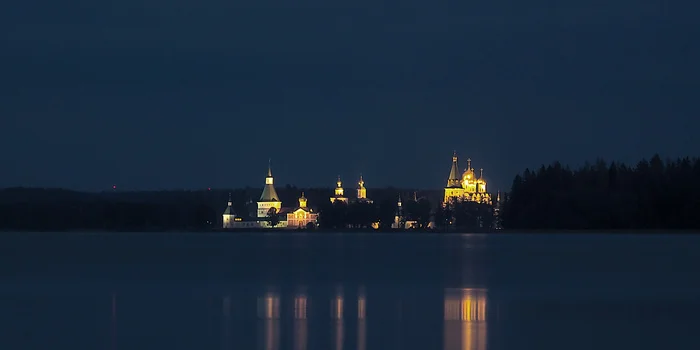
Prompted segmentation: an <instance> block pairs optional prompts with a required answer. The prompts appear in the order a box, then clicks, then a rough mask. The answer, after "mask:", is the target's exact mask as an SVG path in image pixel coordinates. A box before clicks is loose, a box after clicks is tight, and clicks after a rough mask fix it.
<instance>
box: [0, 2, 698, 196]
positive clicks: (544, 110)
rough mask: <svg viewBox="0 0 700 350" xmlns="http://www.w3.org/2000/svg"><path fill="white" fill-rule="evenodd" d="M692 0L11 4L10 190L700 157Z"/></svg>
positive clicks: (397, 177) (6, 166)
mask: <svg viewBox="0 0 700 350" xmlns="http://www.w3.org/2000/svg"><path fill="white" fill-rule="evenodd" d="M694 3H695V2H691V1H687V2H686V3H685V4H684V3H683V2H681V1H666V0H619V1H614V0H612V1H611V0H567V1H555V0H533V1H522V0H489V1H449V2H445V1H439V0H401V1H391V2H389V1H380V0H354V1H329V0H295V1H281V0H279V1H274V0H242V1H241V0H231V1H223V0H197V1H195V0H168V1H164V0H141V1H137V0H119V1H109V0H105V1H88V0H83V1H73V0H67V1H56V0H22V1H11V2H8V3H3V4H2V5H0V40H1V41H0V44H2V49H1V53H0V164H2V167H1V168H0V187H5V186H20V185H21V186H42V187H66V188H71V189H77V190H91V191H95V190H106V189H108V188H111V186H112V184H117V186H119V188H123V189H182V188H187V189H198V188H207V187H213V188H231V187H243V186H246V185H250V186H262V185H263V183H264V176H265V172H266V167H267V163H268V158H272V168H273V173H274V175H275V178H276V184H278V185H284V184H287V183H289V184H296V185H298V186H333V184H334V181H335V178H336V176H337V175H338V174H340V175H342V176H343V177H344V179H345V180H346V181H347V182H348V186H354V185H351V184H350V182H352V183H353V184H354V182H356V178H357V176H358V175H359V174H360V173H363V175H364V178H365V181H366V183H367V187H368V188H370V189H371V187H376V186H387V185H395V186H400V187H411V188H415V187H419V188H441V187H442V186H444V185H445V182H446V179H447V175H448V173H449V169H450V161H451V155H452V151H453V150H457V152H458V153H459V155H460V156H461V166H462V167H465V166H466V158H467V157H471V158H472V159H473V165H474V166H475V167H476V168H481V167H483V168H484V169H485V171H484V174H485V175H486V177H487V180H489V181H490V190H492V191H495V190H497V189H501V190H503V189H506V188H507V187H509V186H510V183H511V181H512V178H513V176H514V175H515V174H516V173H517V172H520V171H522V170H523V169H524V168H526V167H531V168H532V167H538V166H539V165H540V164H542V163H550V162H551V161H554V160H560V161H562V162H563V163H568V164H570V165H572V166H576V165H579V164H581V163H582V162H583V161H584V160H595V158H596V157H598V156H602V157H604V158H606V159H609V160H621V161H626V162H636V161H637V160H639V159H640V158H642V157H650V156H651V155H652V154H654V153H657V152H658V153H659V154H661V155H662V156H663V157H676V156H685V155H689V156H694V155H698V150H700V141H699V140H698V139H697V138H696V137H695V136H696V135H697V133H698V130H699V128H700V121H698V116H699V113H698V112H699V111H700V108H699V107H698V102H696V101H694V99H693V97H696V98H697V97H698V92H699V91H700V86H699V85H700V84H699V83H698V82H699V81H700V80H699V79H700V74H699V73H700V69H699V68H698V62H700V45H699V44H698V40H699V39H698V38H700V25H698V24H697V22H698V21H699V20H698V17H697V13H698V10H700V5H698V4H694Z"/></svg>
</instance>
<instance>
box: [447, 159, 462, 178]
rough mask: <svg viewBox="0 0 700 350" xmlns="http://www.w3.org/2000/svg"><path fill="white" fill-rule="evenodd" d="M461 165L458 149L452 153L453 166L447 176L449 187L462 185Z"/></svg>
mask: <svg viewBox="0 0 700 350" xmlns="http://www.w3.org/2000/svg"><path fill="white" fill-rule="evenodd" d="M460 181H461V179H460V176H459V166H458V165H457V151H454V153H453V154H452V167H451V168H450V176H449V177H448V178H447V187H460Z"/></svg>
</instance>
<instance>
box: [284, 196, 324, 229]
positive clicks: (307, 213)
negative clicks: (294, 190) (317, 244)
mask: <svg viewBox="0 0 700 350" xmlns="http://www.w3.org/2000/svg"><path fill="white" fill-rule="evenodd" d="M309 224H311V225H313V227H316V226H317V225H318V213H315V212H314V211H313V209H310V208H308V207H307V206H306V197H304V192H302V193H301V197H299V206H298V207H297V208H296V209H294V210H293V211H290V212H289V213H287V227H288V228H306V227H307V226H308V225H309Z"/></svg>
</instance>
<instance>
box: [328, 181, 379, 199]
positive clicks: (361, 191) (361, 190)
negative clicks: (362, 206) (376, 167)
mask: <svg viewBox="0 0 700 350" xmlns="http://www.w3.org/2000/svg"><path fill="white" fill-rule="evenodd" d="M330 200H331V203H335V202H336V201H340V202H344V203H345V204H348V202H349V201H350V200H349V199H348V197H346V196H345V189H344V188H343V181H341V180H340V175H338V180H337V181H336V182H335V189H334V190H333V196H332V197H331V198H330ZM355 201H357V202H361V203H370V204H371V203H373V201H372V200H371V199H369V198H367V188H366V187H365V180H364V179H362V175H360V181H358V182H357V198H356V199H355Z"/></svg>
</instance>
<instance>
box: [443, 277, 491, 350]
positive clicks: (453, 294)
mask: <svg viewBox="0 0 700 350" xmlns="http://www.w3.org/2000/svg"><path fill="white" fill-rule="evenodd" d="M486 315H487V292H486V289H479V288H467V289H446V290H445V310H444V350H486V332H487V328H486Z"/></svg>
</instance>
